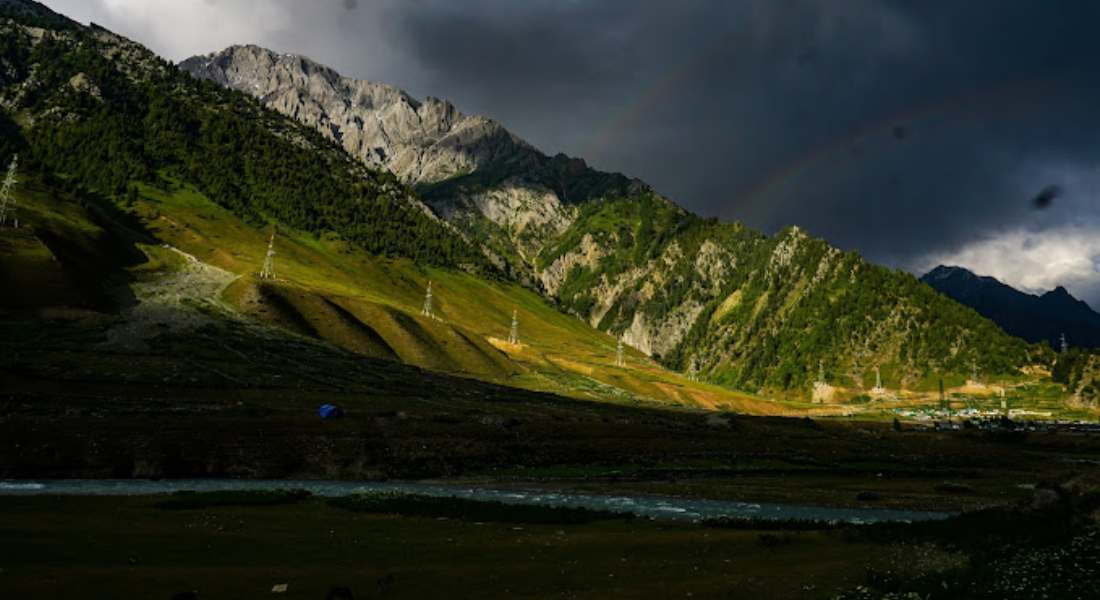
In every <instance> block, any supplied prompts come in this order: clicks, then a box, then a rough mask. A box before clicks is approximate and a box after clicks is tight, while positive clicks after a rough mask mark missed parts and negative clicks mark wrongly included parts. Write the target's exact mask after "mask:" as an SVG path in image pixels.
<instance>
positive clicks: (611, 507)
mask: <svg viewBox="0 0 1100 600" xmlns="http://www.w3.org/2000/svg"><path fill="white" fill-rule="evenodd" d="M236 490H247V491H263V490H307V491H309V492H310V493H312V494H313V495H315V496H322V497H336V496H347V495H351V494H362V493H371V492H400V493H407V494H419V495H424V496H435V497H451V498H464V499H468V500H486V501H496V502H504V503H508V504H526V505H536V506H552V507H573V508H587V509H591V510H607V511H614V512H618V513H629V514H633V515H636V516H639V517H645V518H651V519H662V520H682V521H698V520H702V519H713V518H719V517H730V518H752V519H768V520H806V521H827V522H845V523H882V522H909V521H929V520H937V519H946V518H948V517H950V516H951V515H952V513H947V512H930V511H909V510H892V509H880V508H834V507H826V506H808V505H798V504H767V503H756V502H738V501H735V500H703V499H694V498H679V497H670V496H647V495H598V494H579V493H571V492H553V491H546V490H514V489H508V490H505V489H494V488H488V487H480V486H471V485H461V484H441V483H414V482H357V481H309V480H301V481H294V480H285V479H279V480H245V479H162V480H156V481H153V480H144V479H63V480H42V481H0V496H55V495H64V496H149V495H156V494H171V493H174V492H182V491H195V492H215V491H236Z"/></svg>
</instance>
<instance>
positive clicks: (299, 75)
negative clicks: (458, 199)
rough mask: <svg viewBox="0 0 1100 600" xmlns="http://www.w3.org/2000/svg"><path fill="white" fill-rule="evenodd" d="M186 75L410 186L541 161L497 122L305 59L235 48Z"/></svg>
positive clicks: (198, 60) (192, 66) (194, 62)
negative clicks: (292, 122) (301, 126)
mask: <svg viewBox="0 0 1100 600" xmlns="http://www.w3.org/2000/svg"><path fill="white" fill-rule="evenodd" d="M180 68H182V69H183V70H185V71H187V72H188V73H190V74H192V75H193V76H195V77H198V78H201V79H208V80H210V81H213V82H215V83H218V84H221V85H224V86H227V87H230V88H233V89H236V90H238V91H241V92H244V93H246V94H249V95H252V96H255V97H257V98H258V99H260V100H261V101H262V102H263V103H265V104H266V105H268V106H269V107H271V108H274V109H275V110H278V111H279V112H282V113H283V114H286V115H288V116H291V117H294V118H296V119H298V120H299V121H302V122H304V123H306V124H307V125H311V126H314V127H316V128H317V129H319V130H320V131H321V132H322V133H323V134H325V135H326V136H328V137H329V138H331V139H333V140H334V141H336V142H337V143H339V144H341V145H342V146H343V147H344V148H345V149H346V150H347V151H348V152H349V153H351V154H352V155H353V156H356V157H358V158H360V159H361V160H363V161H364V162H366V163H367V164H369V165H371V166H376V167H380V168H385V169H388V170H390V171H392V172H393V173H394V174H396V175H397V176H398V177H400V178H402V179H403V180H405V181H406V182H408V183H419V184H424V183H434V182H438V181H442V180H445V179H448V178H451V177H454V176H456V175H460V174H463V173H469V172H472V171H475V170H478V169H483V168H486V167H490V166H492V167H496V166H499V165H501V164H507V163H512V162H517V161H519V162H528V163H533V162H535V161H536V160H537V158H538V151H537V150H535V149H534V148H533V147H531V146H530V144H527V143H526V142H524V141H523V140H521V139H520V138H518V137H517V136H515V135H513V134H512V133H510V132H509V131H507V130H506V129H505V128H504V127H502V126H501V125H500V124H499V123H497V122H496V121H493V120H492V119H488V118H485V117H479V116H467V115H464V114H462V113H461V112H459V111H458V109H457V108H455V106H454V105H453V104H451V103H450V102H447V101H445V100H441V99H439V98H434V97H428V98H425V99H424V100H423V101H420V100H417V99H416V98H413V97H412V96H410V95H409V94H407V93H406V92H404V91H402V90H400V89H398V88H395V87H393V86H389V85H386V84H382V83H376V82H372V81H366V80H361V79H351V78H348V77H343V76H342V75H340V74H339V73H337V72H336V71H335V70H333V69H331V68H329V67H327V66H325V65H322V64H320V63H317V62H314V61H312V60H310V59H309V58H306V57H303V56H298V55H295V54H280V53H276V52H273V51H271V50H268V49H266V48H260V47H258V46H252V45H247V46H231V47H229V48H226V49H225V50H222V51H221V52H216V53H214V54H209V55H206V56H196V57H193V58H190V59H187V60H185V61H184V62H183V63H181V64H180Z"/></svg>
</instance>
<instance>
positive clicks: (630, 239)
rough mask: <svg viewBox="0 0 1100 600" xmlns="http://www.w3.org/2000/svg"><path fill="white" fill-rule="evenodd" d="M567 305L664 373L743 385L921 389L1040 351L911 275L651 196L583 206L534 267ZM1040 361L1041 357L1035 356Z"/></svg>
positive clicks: (1001, 367)
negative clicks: (658, 363)
mask: <svg viewBox="0 0 1100 600" xmlns="http://www.w3.org/2000/svg"><path fill="white" fill-rule="evenodd" d="M539 260H540V266H541V268H542V269H543V272H544V273H550V274H556V276H555V277H548V278H545V280H546V281H548V282H549V283H550V291H551V292H552V293H553V294H554V295H556V297H558V298H559V301H560V302H561V304H562V305H563V306H564V307H566V308H567V309H568V310H570V311H572V312H574V313H576V314H578V315H581V316H582V317H584V318H585V319H587V320H589V321H590V322H591V323H593V324H594V325H596V326H598V327H600V328H601V329H606V330H610V331H613V332H616V333H622V334H623V336H624V338H625V339H626V340H627V341H628V342H630V343H631V344H632V345H634V346H635V347H637V348H640V349H642V350H644V351H646V352H649V353H650V354H652V355H653V356H655V357H658V358H659V359H660V360H662V362H664V363H665V364H666V365H667V366H669V367H671V368H674V369H677V370H683V371H688V372H691V373H695V374H698V375H699V376H701V377H704V378H706V379H709V380H711V381H714V382H718V383H722V384H725V385H729V386H733V387H738V388H743V389H752V390H756V389H761V388H763V389H792V388H804V387H806V386H808V385H809V384H810V383H811V382H813V381H814V380H815V379H816V378H817V376H818V374H819V366H820V365H821V364H823V365H824V367H825V371H826V374H827V378H828V380H829V382H830V383H832V384H833V385H841V386H845V387H857V388H858V387H867V386H868V378H869V381H870V382H871V384H873V382H874V369H875V367H876V366H878V367H880V368H881V370H882V373H883V376H884V379H885V383H886V384H887V385H889V386H890V387H894V388H897V387H902V386H904V387H907V388H910V389H912V388H924V389H929V388H931V387H932V386H933V385H935V384H936V382H938V378H939V377H940V376H944V375H946V376H948V378H949V379H955V380H957V379H959V378H960V377H961V376H964V375H968V374H971V373H972V372H973V371H974V370H975V369H976V370H978V371H979V372H980V373H982V374H985V375H992V374H997V375H999V376H1004V375H1013V374H1019V368H1020V367H1022V366H1025V365H1027V364H1029V363H1030V362H1032V361H1037V360H1040V356H1039V353H1040V352H1041V349H1039V348H1032V347H1030V346H1029V345H1028V344H1027V343H1026V342H1023V341H1021V340H1018V339H1016V338H1012V337H1010V336H1008V335H1006V334H1005V333H1004V332H1003V331H1001V330H1000V329H998V328H997V327H996V326H995V325H994V324H993V323H992V322H990V321H987V320H985V319H983V318H981V317H980V316H978V315H977V314H976V313H975V312H974V311H973V310H971V309H969V308H966V307H964V306H962V305H960V304H957V303H955V302H953V301H951V300H949V299H947V298H945V297H943V296H941V295H939V294H938V293H936V292H935V291H933V290H932V289H931V288H929V287H927V286H926V285H924V284H922V283H920V282H919V281H917V280H916V279H915V278H914V277H912V276H911V275H909V274H907V273H903V272H899V271H894V270H891V269H886V268H883V267H879V266H875V265H871V264H869V263H867V262H866V261H864V260H863V259H862V258H861V257H860V256H859V255H858V254H855V253H852V252H841V251H839V250H837V249H836V248H834V247H832V246H830V245H828V244H827V243H825V242H823V241H821V240H818V239H814V238H811V237H810V236H808V235H806V234H805V233H804V232H802V231H801V230H799V229H798V228H796V227H791V228H788V229H786V230H784V231H782V232H780V233H779V234H777V235H775V236H765V235H763V234H760V233H758V232H755V231H753V230H751V229H748V228H746V227H744V226H742V225H740V224H736V223H732V224H731V223H721V222H718V221H717V220H713V219H702V218H699V217H697V216H695V215H692V214H690V213H688V212H686V211H683V210H681V209H679V208H678V207H676V206H675V205H673V204H671V203H669V202H668V201H667V200H664V199H663V198H660V197H658V196H655V195H652V194H643V195H639V196H635V197H630V198H622V199H616V200H610V201H606V202H602V203H593V204H589V205H586V206H585V207H584V208H583V209H582V210H581V212H580V215H579V217H578V219H577V220H576V222H574V223H573V225H572V226H571V227H570V228H569V229H568V230H567V231H566V232H565V234H564V235H563V236H562V238H561V240H560V241H559V242H558V243H557V244H555V245H553V246H551V247H549V248H548V249H547V250H546V251H544V252H543V253H542V255H541V256H540V258H539ZM1042 360H1045V358H1044V359H1042Z"/></svg>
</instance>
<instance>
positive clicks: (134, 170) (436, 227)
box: [0, 0, 492, 273]
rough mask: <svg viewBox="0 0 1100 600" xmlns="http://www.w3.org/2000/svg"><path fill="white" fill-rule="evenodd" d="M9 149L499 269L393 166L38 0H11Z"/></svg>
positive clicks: (0, 46)
mask: <svg viewBox="0 0 1100 600" xmlns="http://www.w3.org/2000/svg"><path fill="white" fill-rule="evenodd" d="M0 61H2V65H0V72H2V78H0V99H2V104H3V108H4V110H3V111H2V114H0V135H2V136H3V144H2V147H0V150H2V151H3V152H4V154H5V156H4V157H0V161H2V162H3V163H4V164H7V159H8V155H10V154H11V153H12V152H14V151H16V150H19V149H20V148H22V149H23V151H24V153H25V154H26V155H28V156H26V158H27V159H29V160H27V161H25V162H26V164H27V165H28V166H29V168H31V169H36V170H40V171H42V172H43V173H44V174H50V175H51V176H57V177H61V178H64V179H65V180H67V181H68V182H69V184H70V185H75V186H80V187H83V188H85V189H87V190H90V191H92V192H95V193H97V194H99V195H103V196H107V197H114V198H116V199H122V198H125V197H126V196H127V195H128V194H131V193H133V192H132V191H131V190H132V185H133V184H134V183H136V182H143V183H148V184H152V185H155V186H160V187H165V186H171V185H178V184H181V183H185V184H190V185H193V186H194V187H196V188H197V189H198V190H200V191H201V192H202V193H204V194H205V195H207V196H208V197H209V198H211V199H212V200H214V201H215V202H217V203H218V204H220V205H222V206H223V207H225V208H228V209H230V210H231V211H233V212H234V213H236V214H237V215H239V216H240V217H242V218H243V219H244V220H245V221H246V222H248V223H250V224H252V225H255V226H262V225H265V224H267V223H270V222H277V223H280V224H283V225H286V226H289V227H293V228H296V229H300V230H304V231H308V232H311V233H315V234H318V235H320V234H332V233H334V234H336V235H338V236H339V237H341V238H343V239H345V240H347V241H349V242H351V243H353V244H356V245H359V246H361V247H362V248H364V249H366V250H368V251H370V252H372V253H376V254H386V255H393V256H403V257H408V258H412V259H415V260H417V261H419V262H423V263H427V264H433V265H438V266H449V267H462V268H466V269H468V270H472V271H477V272H483V273H485V272H489V271H491V270H492V267H491V266H490V265H489V263H488V261H487V260H486V258H485V257H484V254H483V253H481V252H479V251H478V250H477V249H475V248H474V247H472V246H471V245H470V244H469V243H467V242H466V241H465V240H463V239H462V238H461V236H459V235H458V234H456V233H455V232H454V231H453V230H452V229H451V228H450V227H448V226H447V225H446V224H445V223H443V222H441V221H439V220H438V219H436V218H435V217H434V216H433V215H432V214H431V213H430V211H429V210H427V208H426V207H425V206H424V205H423V204H421V203H420V201H419V200H417V199H416V198H415V196H414V194H412V193H411V191H410V190H409V189H408V188H407V187H406V186H405V185H404V184H402V183H401V182H400V181H398V180H397V178H396V177H394V176H393V175H392V174H390V173H389V172H387V171H384V170H379V169H372V168H370V167H368V166H366V165H363V164H362V163H360V162H359V161H356V160H354V159H352V158H351V157H349V156H348V155H347V154H346V153H345V152H344V151H342V150H341V149H340V148H338V147H336V146H334V145H333V144H332V143H331V142H330V141H328V140H326V139H324V138H323V137H322V136H321V135H319V134H318V133H317V132H316V131H315V130H314V129H312V128H309V127H304V126H302V125H300V124H298V123H297V122H295V121H293V120H291V119H287V118H286V117H283V116H281V115H279V114H277V113H275V112H273V111H271V110H268V109H267V108H265V107H263V106H261V105H260V104H259V103H257V102H256V101H255V100H253V99H251V98H250V97H248V96H245V95H243V94H240V93H238V92H234V91H230V90H227V89H225V88H222V87H220V86H216V85H213V84H210V83H206V82H201V81H198V80H196V79H194V78H192V77H190V76H188V75H187V74H185V73H182V72H180V71H179V69H177V68H176V67H175V66H174V65H172V64H171V63H169V62H167V61H164V60H162V59H160V58H158V57H156V56H155V55H154V54H152V53H151V52H149V51H148V50H146V49H145V48H143V47H142V46H140V45H138V44H135V43H133V42H130V41H129V40H126V39H124V38H122V37H120V36H117V35H115V34H112V33H110V32H108V31H106V30H103V29H100V28H97V27H95V26H91V27H83V26H80V25H78V24H76V23H74V22H72V21H69V20H67V19H65V18H64V17H61V16H58V15H56V14H54V13H52V12H51V11H49V10H48V9H46V8H44V7H42V6H41V5H38V4H36V3H33V2H26V1H21V0H3V1H0Z"/></svg>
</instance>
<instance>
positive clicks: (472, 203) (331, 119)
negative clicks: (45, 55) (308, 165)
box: [180, 46, 648, 286]
mask: <svg viewBox="0 0 1100 600" xmlns="http://www.w3.org/2000/svg"><path fill="white" fill-rule="evenodd" d="M180 68H181V69H183V70H184V71H186V72H188V73H190V74H191V75H192V76H194V77H197V78H200V79H207V80H210V81H213V82H215V83H218V84H220V85H223V86H226V87H229V88H232V89H235V90H238V91H240V92H243V93H246V94H249V95H251V96H254V97H255V98H257V99H259V100H260V101H261V102H263V103H264V104H265V105H266V106H268V107H269V108H272V109H274V110H276V111H278V112H280V113H283V114H284V115H287V116H290V117H292V118H294V119H297V120H298V121H300V122H302V123H304V124H306V125H309V126H311V127H314V128H315V129H317V130H318V131H320V132H321V133H322V135H325V136H326V137H328V138H329V139H331V140H333V141H334V142H336V143H338V144H340V145H342V146H343V147H344V149H345V150H347V152H348V153H349V154H351V155H352V156H355V157H357V158H359V159H360V160H361V161H363V162H364V163H365V164H367V165H368V166H371V167H375V168H381V169H387V170H389V171H391V172H392V173H394V174H395V175H397V176H398V177H400V178H401V179H402V180H404V181H405V182H406V183H409V184H412V185H414V186H416V187H417V188H419V189H420V190H421V191H422V192H423V197H424V199H425V201H426V202H427V204H428V205H429V206H430V207H431V209H432V210H433V211H434V212H435V214H436V215H438V216H439V217H441V218H442V219H444V220H446V221H447V222H448V223H450V224H451V225H452V226H454V227H455V228H456V229H457V230H458V231H459V232H461V233H462V234H463V235H465V236H466V237H467V239H469V240H471V241H474V242H478V243H481V245H482V249H483V250H484V252H485V254H486V255H487V256H489V257H490V259H491V260H493V262H494V263H495V264H497V266H499V267H501V268H503V269H504V270H506V271H509V272H511V273H513V274H514V275H515V276H516V277H517V278H518V279H519V280H520V281H524V282H526V283H528V284H529V285H532V286H537V285H539V282H540V280H541V279H542V277H541V276H540V275H539V273H537V271H538V269H537V268H536V265H535V263H536V258H537V256H538V254H539V253H540V252H541V251H542V250H543V248H545V247H546V245H547V244H548V243H550V242H551V241H552V240H554V239H555V238H556V237H558V236H560V235H561V234H562V232H564V231H565V230H566V229H567V228H568V227H569V226H570V225H571V224H572V223H573V221H574V219H575V216H576V205H578V204H579V203H583V202H585V201H588V200H591V199H595V198H601V197H607V196H613V195H626V194H633V193H640V192H642V191H645V190H648V187H647V186H645V184H643V183H642V182H640V181H637V180H630V179H628V178H626V177H623V176H621V175H613V174H608V173H601V172H598V171H595V170H593V169H590V168H589V167H588V165H586V164H585V162H584V161H583V160H580V159H571V158H568V157H566V156H563V155H558V156H554V157H550V156H546V155H545V154H543V153H541V152H540V151H538V150H537V149H536V148H534V147H533V146H531V145H530V144H528V143H527V142H525V141H523V140H522V139H520V138H519V137H517V136H515V135H514V134H512V133H511V132H509V131H508V130H507V129H505V128H504V127H503V126H501V125H500V124H499V123H497V122H496V121H493V120H492V119H488V118H485V117H480V116H469V115H464V114H462V113H461V112H459V111H458V109H456V108H455V107H454V105H453V104H451V103H450V102H447V101H444V100H439V99H437V98H430V97H429V98H425V99H424V100H423V101H420V100H417V99H415V98H413V97H412V96H410V95H409V94H407V93H405V92H403V91H401V90H399V89H397V88H395V87H391V86H389V85H385V84H381V83H373V82H370V81H362V80H356V79H350V78H347V77H343V76H341V75H340V74H339V73H337V72H336V71H334V70H332V69H330V68H328V67H326V66H323V65H320V64H317V63H315V62H313V61H311V60H309V59H308V58H304V57H301V56H295V55H290V54H278V53H275V52H272V51H270V50H267V49H264V48H260V47H257V46H233V47H230V48H227V49H225V50H223V51H221V52H217V53H214V54H209V55H206V56H196V57H193V58H190V59H187V60H185V61H184V62H183V63H181V64H180Z"/></svg>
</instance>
